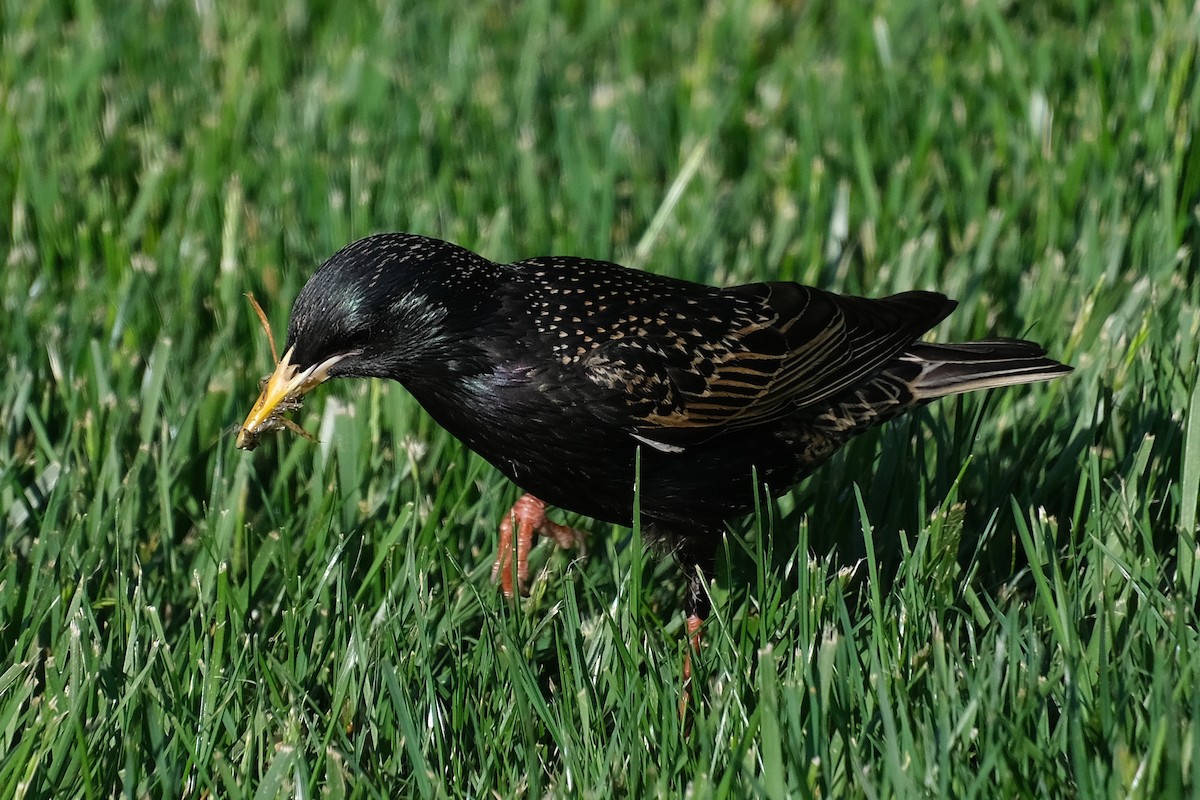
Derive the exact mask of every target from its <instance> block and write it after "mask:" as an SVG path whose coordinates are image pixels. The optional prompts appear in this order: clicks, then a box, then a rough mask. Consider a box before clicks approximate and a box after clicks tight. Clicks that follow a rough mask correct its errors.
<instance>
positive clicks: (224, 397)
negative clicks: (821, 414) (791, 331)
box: [0, 0, 1200, 798]
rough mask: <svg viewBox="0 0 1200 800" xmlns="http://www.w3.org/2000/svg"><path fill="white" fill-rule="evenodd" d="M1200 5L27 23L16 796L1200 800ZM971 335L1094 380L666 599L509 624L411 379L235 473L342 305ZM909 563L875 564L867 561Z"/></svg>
mask: <svg viewBox="0 0 1200 800" xmlns="http://www.w3.org/2000/svg"><path fill="white" fill-rule="evenodd" d="M1198 44H1200V11H1198V10H1197V8H1196V7H1195V6H1194V5H1189V4H1187V3H1185V2H1173V1H1171V0H1167V2H1162V3H1132V2H1115V3H1103V2H1087V0H1076V1H1075V2H1066V1H1065V0H1054V1H1053V2H1046V3H1040V4H1017V3H1008V2H1002V1H1001V0H971V1H970V2H962V3H951V2H947V3H936V4H935V3H926V2H917V1H915V0H892V1H890V2H873V3H861V4H854V5H852V6H851V5H848V4H834V3H822V2H817V3H801V2H768V1H767V0H745V2H727V3H722V2H711V3H708V4H705V5H703V6H697V5H696V4H691V3H661V4H653V3H629V2H588V3H584V2H565V3H550V2H546V1H545V0H543V1H541V2H530V3H522V4H517V3H478V4H477V3H462V2H453V3H445V4H436V3H387V2H373V3H334V2H312V3H306V2H300V1H299V0H267V2H253V3H252V2H247V1H246V0H230V2H215V1H214V0H195V2H192V3H174V2H142V1H141V0H135V1H134V2H128V3H108V2H100V3H96V2H88V1H87V0H80V1H79V2H74V3H71V2H65V1H64V0H22V1H21V2H15V1H10V2H7V3H4V4H3V6H2V7H0V105H2V107H3V113H2V114H0V207H2V208H3V211H4V213H3V214H0V247H2V248H3V250H2V252H0V255H2V256H3V263H4V267H3V270H0V289H2V293H0V303H2V313H3V320H4V321H3V323H2V324H0V353H2V355H3V366H4V375H3V378H2V379H0V534H2V536H3V563H2V570H3V571H2V573H0V653H3V654H4V656H3V662H2V663H0V757H2V759H3V760H2V762H0V796H2V797H43V796H50V795H53V796H59V797H100V796H125V797H165V796H181V797H207V796H212V797H235V796H243V795H245V796H254V797H262V798H269V797H275V796H285V795H294V796H325V797H344V796H348V797H386V796H422V797H436V796H464V797H466V796H470V797H481V796H492V795H495V796H500V797H542V796H559V797H575V796H589V797H608V796H612V795H628V796H664V797H670V796H678V795H680V794H684V793H686V794H688V795H689V796H692V797H728V796H733V797H738V796H747V795H751V794H753V795H757V796H764V797H771V798H776V797H888V796H937V797H950V796H953V797H985V798H990V797H997V796H1009V797H1050V796H1053V797H1076V796H1078V797H1174V796H1181V795H1183V794H1185V793H1186V794H1188V795H1190V796H1198V795H1200V788H1197V787H1198V786H1200V782H1197V781H1196V779H1195V771H1196V768H1197V763H1198V759H1200V737H1197V730H1196V724H1197V719H1200V689H1198V686H1197V670H1198V669H1200V642H1198V639H1197V608H1196V598H1197V591H1198V589H1200V564H1198V563H1197V561H1196V554H1197V549H1196V534H1197V527H1196V500H1197V495H1200V388H1198V385H1197V366H1196V362H1197V347H1198V345H1197V342H1198V340H1200V288H1198V287H1200V281H1198V275H1197V272H1198V270H1197V259H1196V250H1197V246H1198V245H1200V216H1198V210H1197V203H1198V202H1200V143H1198V142H1197V139H1196V133H1197V122H1198V118H1200V69H1198V68H1197V49H1198ZM381 230H409V231H414V232H418V233H422V234H426V235H432V236H438V237H442V238H446V239H450V240H453V241H455V242H458V243H460V244H462V245H465V246H467V247H470V248H473V249H475V250H477V251H479V252H482V253H484V254H486V255H487V256H488V257H490V258H493V259H496V260H505V261H507V260H512V259H517V258H524V257H530V256H534V255H539V254H550V253H553V254H574V255H586V256H591V257H601V258H610V259H613V260H618V261H621V262H622V263H628V264H632V265H636V266H640V267H644V268H647V269H650V270H653V271H657V272H661V273H665V274H672V275H677V276H682V277H687V278H691V279H696V280H703V281H709V282H715V283H733V282H739V281H750V280H757V279H789V280H799V281H803V282H806V283H812V284H816V285H819V286H822V287H824V288H829V289H834V290H838V291H845V292H852V293H864V294H873V295H877V294H884V293H888V292H894V291H901V290H904V289H909V288H925V289H938V290H941V291H944V292H946V293H947V294H949V295H951V296H953V297H955V298H957V299H958V300H959V301H961V306H960V307H959V310H958V311H957V312H956V313H955V314H954V315H953V317H952V318H951V319H950V320H948V321H947V322H946V323H944V324H943V325H942V326H940V328H939V335H941V336H942V337H943V338H947V337H953V338H968V337H982V336H988V335H1019V336H1026V337H1028V338H1032V339H1036V340H1038V341H1040V342H1043V343H1044V344H1045V345H1046V346H1047V348H1048V349H1049V350H1050V352H1051V353H1052V354H1053V355H1055V356H1056V357H1058V358H1061V359H1062V360H1064V361H1067V362H1070V363H1072V364H1074V365H1075V366H1076V367H1077V368H1078V369H1077V371H1076V373H1074V374H1073V375H1072V376H1070V377H1069V378H1067V379H1065V380H1061V381H1058V382H1056V383H1054V384H1052V385H1047V386H1041V387H1032V388H1021V389H1015V390H1007V391H1002V392H995V393H992V394H991V395H989V396H988V397H987V398H981V397H971V398H968V399H965V400H960V401H953V402H948V403H943V404H942V405H940V406H936V407H934V408H932V409H930V410H929V411H927V412H922V413H920V414H918V415H915V416H914V417H913V418H911V419H909V420H905V421H902V422H900V423H897V424H894V425H892V426H891V427H890V428H888V429H887V430H885V431H883V432H881V433H879V434H875V435H871V436H868V437H865V438H864V439H863V440H861V441H860V442H857V443H856V444H855V446H852V447H850V448H849V449H848V450H847V451H846V452H845V453H844V454H843V455H842V456H840V457H839V458H838V459H836V460H835V462H834V463H832V464H831V465H830V466H829V467H828V468H826V469H824V470H823V471H822V472H820V473H819V474H818V475H816V476H814V477H813V478H812V479H810V480H809V481H808V482H807V483H806V484H805V485H804V486H802V487H801V488H800V489H798V490H797V491H795V492H793V493H792V494H791V495H788V496H787V497H784V498H782V499H781V500H780V501H779V503H777V504H774V505H772V506H771V507H769V508H767V509H764V511H763V513H762V514H761V515H759V517H758V518H756V519H754V520H751V521H750V522H749V523H746V524H743V525H738V526H735V527H734V529H733V531H731V534H730V537H729V539H728V541H727V547H726V551H727V552H726V556H725V558H724V559H723V564H724V567H723V569H722V576H721V579H720V580H719V581H718V584H717V585H716V586H715V587H714V592H715V596H716V599H717V604H716V612H715V616H714V618H713V619H712V620H711V621H710V623H709V626H708V628H707V631H708V633H707V637H708V638H707V646H706V648H705V650H704V653H703V657H702V658H701V660H700V667H699V669H700V682H699V686H698V697H697V700H696V702H694V703H693V708H694V712H695V716H694V719H693V721H692V723H691V730H690V732H688V731H686V730H685V729H684V727H683V726H682V725H681V723H680V721H679V719H678V715H677V713H676V700H677V698H678V695H679V690H680V664H681V656H682V652H683V641H682V639H683V637H682V635H681V629H682V625H681V622H682V620H681V619H680V618H679V617H680V615H679V614H678V611H677V605H676V603H677V600H678V591H679V586H678V584H677V581H676V579H675V573H674V568H673V567H672V565H671V564H669V563H662V562H661V561H660V560H658V559H654V558H643V557H641V556H640V555H639V554H638V551H637V549H636V548H635V547H631V546H630V540H629V535H628V533H627V532H624V531H610V530H608V529H607V528H606V527H605V526H597V525H595V524H594V523H593V524H591V525H590V526H588V522H587V521H586V520H578V519H574V518H571V521H572V522H577V523H579V524H582V525H585V526H588V527H591V528H592V530H593V531H594V536H593V541H592V552H591V554H590V555H589V557H588V558H587V559H586V560H581V561H572V560H570V559H569V558H568V557H567V556H565V555H563V554H553V555H548V556H547V555H545V554H543V553H541V552H539V554H538V557H537V560H538V563H539V564H540V565H544V567H545V568H544V570H543V571H542V572H541V573H540V574H539V577H538V578H537V580H536V581H535V582H534V585H533V592H532V596H531V597H530V598H529V599H528V600H527V601H524V602H522V603H519V604H515V605H514V604H509V603H506V602H504V601H503V599H502V598H501V597H499V595H498V592H496V591H495V590H494V588H493V587H492V585H491V584H490V583H489V581H488V572H489V570H490V564H491V557H492V554H493V549H494V546H495V526H496V524H497V522H498V520H499V519H500V516H501V514H503V513H504V510H505V509H507V507H508V505H509V504H510V503H511V502H512V501H513V499H514V498H515V496H516V492H517V490H516V489H515V488H514V487H512V486H510V485H508V484H506V483H505V482H504V481H503V480H502V479H501V478H500V477H499V476H498V475H497V474H496V473H494V472H493V471H492V469H491V468H490V467H489V466H487V465H486V464H485V463H483V462H482V461H481V460H479V459H478V458H476V457H475V456H473V455H472V454H470V453H469V452H467V451H465V449H464V448H463V447H462V446H461V445H460V444H458V443H457V442H455V441H454V440H452V439H450V438H449V437H448V436H447V435H445V434H444V433H443V432H441V431H440V430H438V429H437V428H436V427H435V426H434V425H432V423H431V422H430V421H429V420H428V418H426V417H425V416H424V415H423V413H422V412H421V410H420V409H419V407H418V406H417V405H416V404H415V403H414V401H412V399H411V398H409V397H408V396H406V395H405V393H404V392H403V390H401V389H400V388H399V387H398V386H392V385H382V384H361V385H344V386H330V387H328V388H326V389H323V390H322V392H321V394H320V396H318V397H314V398H313V400H312V401H310V402H309V404H308V407H307V409H306V410H305V412H304V414H303V415H301V420H300V421H301V422H302V423H303V424H305V425H306V426H307V427H309V428H310V429H311V430H313V431H314V432H317V433H318V436H319V438H320V440H321V441H320V444H316V445H314V444H310V443H308V442H305V441H302V440H294V439H292V438H290V437H285V436H278V437H273V438H272V439H271V440H270V441H269V442H267V443H266V444H265V445H264V446H263V447H262V448H260V449H259V450H258V451H256V452H255V453H254V454H253V455H252V456H251V455H249V454H246V453H242V452H238V451H235V450H234V449H233V439H232V436H231V430H232V429H233V426H236V425H237V424H238V423H239V422H240V421H241V419H242V418H243V416H244V414H245V412H246V410H247V409H248V407H249V405H250V403H251V402H252V401H253V399H254V396H255V394H256V381H257V380H258V378H259V377H260V376H261V375H262V374H264V373H266V372H267V371H269V369H270V366H271V363H270V354H269V350H268V348H267V345H266V342H265V337H264V336H263V335H262V332H261V330H260V329H259V328H258V325H257V321H256V320H255V318H254V316H253V314H252V313H251V312H250V309H249V307H248V305H247V303H246V302H245V300H244V298H243V297H242V294H243V293H244V292H246V291H254V292H255V293H256V295H257V296H258V297H259V299H260V300H262V301H263V303H264V305H265V306H266V308H267V311H268V313H269V314H270V315H271V317H272V319H273V321H274V324H275V327H276V331H277V332H280V333H281V332H282V331H283V330H284V326H285V323H286V315H287V310H288V308H289V306H290V303H291V300H292V298H293V297H294V296H295V294H296V293H297V292H298V290H299V288H300V286H302V285H303V282H304V280H305V279H306V278H307V276H308V275H309V274H310V273H311V271H312V270H313V269H315V267H316V266H317V265H318V264H319V263H320V262H321V261H322V260H323V259H324V258H325V257H326V256H328V255H329V254H330V253H332V252H333V251H334V250H336V249H337V248H339V247H340V246H341V245H343V244H345V243H347V242H348V241H350V240H352V239H355V238H358V237H360V236H363V235H366V234H368V233H371V232H375V231H381ZM864 534H871V535H864Z"/></svg>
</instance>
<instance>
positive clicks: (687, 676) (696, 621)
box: [679, 614, 704, 720]
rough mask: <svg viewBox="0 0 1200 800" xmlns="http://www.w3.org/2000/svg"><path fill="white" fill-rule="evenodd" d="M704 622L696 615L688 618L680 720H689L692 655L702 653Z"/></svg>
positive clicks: (680, 698) (680, 699)
mask: <svg viewBox="0 0 1200 800" xmlns="http://www.w3.org/2000/svg"><path fill="white" fill-rule="evenodd" d="M703 624H704V620H703V619H701V618H700V617H699V616H698V615H696V614H691V615H689V616H688V618H687V623H686V625H687V637H688V649H687V650H686V651H685V652H684V654H683V693H682V694H681V695H680V697H679V718H680V719H681V720H686V719H687V711H688V703H689V702H691V699H692V653H693V652H695V653H696V654H697V655H699V653H700V626H701V625H703Z"/></svg>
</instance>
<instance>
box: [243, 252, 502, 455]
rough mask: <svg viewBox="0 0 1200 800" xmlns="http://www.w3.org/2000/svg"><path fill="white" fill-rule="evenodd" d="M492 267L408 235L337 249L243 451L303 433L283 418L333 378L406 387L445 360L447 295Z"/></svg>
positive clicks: (308, 287)
mask: <svg viewBox="0 0 1200 800" xmlns="http://www.w3.org/2000/svg"><path fill="white" fill-rule="evenodd" d="M487 263H488V262H486V261H484V260H483V259H482V258H480V257H479V256H477V255H475V254H474V253H471V252H470V251H469V250H465V249H463V248H460V247H457V246H456V245H452V244H450V243H448V242H442V241H438V240H436V239H428V238H426V237H423V236H415V235H411V234H403V233H386V234H378V235H375V236H369V237H367V238H365V239H360V240H359V241H357V242H354V243H353V244H349V245H347V246H346V247H344V248H342V249H341V250H339V251H338V252H337V253H335V254H334V255H333V256H332V257H331V258H330V259H329V260H328V261H326V262H325V263H324V264H323V265H322V266H321V268H320V269H319V270H317V271H316V272H315V273H313V276H312V277H311V278H309V279H308V283H306V284H305V285H304V288H303V289H302V290H301V291H300V294H299V296H297V297H296V302H295V303H294V304H293V305H292V314H291V319H290V320H289V322H288V333H287V341H286V343H285V345H284V354H283V357H282V358H278V357H277V358H276V366H275V371H274V372H272V373H271V374H270V375H269V376H268V377H267V378H265V379H264V381H263V385H262V392H261V393H260V394H259V397H258V401H257V402H256V403H255V404H254V407H253V409H252V410H251V411H250V414H249V416H247V417H246V421H245V422H244V423H242V427H241V430H240V431H239V433H238V438H237V446H238V447H239V448H242V449H244V450H252V449H254V448H255V447H256V446H257V445H258V439H259V437H260V436H261V435H262V434H263V433H265V432H267V431H271V430H277V429H279V428H282V427H287V428H291V429H293V430H296V431H299V432H302V431H301V430H300V429H299V427H298V426H296V425H295V423H292V422H291V421H290V420H288V419H286V418H285V417H284V416H283V414H284V413H285V412H287V411H292V410H295V409H297V408H299V407H300V403H301V398H302V397H303V396H304V395H305V394H307V393H308V392H309V391H311V390H312V389H314V388H315V387H317V386H319V385H320V384H322V383H323V382H325V381H326V380H328V379H330V378H338V377H382V378H394V379H396V380H401V379H403V378H404V377H405V376H406V374H407V372H408V371H410V370H412V369H415V368H418V367H419V366H420V365H421V364H422V363H425V362H429V361H431V360H436V359H438V358H439V357H440V350H441V347H442V345H443V344H444V343H445V340H446V339H447V332H446V319H447V316H448V309H447V307H446V304H445V302H444V298H445V297H446V293H447V289H448V288H450V287H452V285H453V283H454V282H456V281H459V282H461V281H462V280H464V275H469V274H470V273H471V272H473V271H475V270H477V269H478V268H479V267H480V266H481V265H486V264H487ZM268 334H269V330H268ZM272 350H274V344H273V343H272Z"/></svg>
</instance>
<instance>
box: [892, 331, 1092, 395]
mask: <svg viewBox="0 0 1200 800" xmlns="http://www.w3.org/2000/svg"><path fill="white" fill-rule="evenodd" d="M899 361H901V362H908V364H909V365H910V369H911V367H914V366H915V367H916V368H917V371H916V374H915V375H911V377H910V376H909V375H906V376H905V377H906V378H907V380H906V383H908V386H909V389H910V391H911V392H912V394H913V398H914V399H915V400H918V401H927V400H933V399H935V398H938V397H945V396H947V395H952V394H962V393H963V392H973V391H975V390H977V389H992V388H995V387H998V386H1013V385H1016V384H1021V383H1035V382H1037V381H1048V380H1051V379H1053V378H1057V377H1059V376H1060V375H1065V374H1067V373H1068V372H1071V367H1068V366H1067V365H1065V364H1060V363H1059V362H1057V361H1054V360H1052V359H1049V358H1046V351H1045V350H1044V349H1042V347H1041V345H1038V344H1036V343H1034V342H1027V341H1024V340H1022V339H981V340H980V341H977V342H961V343H955V344H941V343H933V342H917V343H915V344H913V345H912V346H911V347H910V348H909V349H908V350H907V352H905V354H904V355H903V356H901V357H900V359H899ZM889 371H890V370H889ZM903 371H904V372H907V371H908V370H903Z"/></svg>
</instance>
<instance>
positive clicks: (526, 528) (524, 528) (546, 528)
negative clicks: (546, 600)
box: [492, 494, 587, 597]
mask: <svg viewBox="0 0 1200 800" xmlns="http://www.w3.org/2000/svg"><path fill="white" fill-rule="evenodd" d="M514 523H515V525H516V541H515V543H514V541H513V538H514V534H513V527H514ZM538 536H545V537H549V538H551V539H553V540H554V542H555V543H556V544H557V545H558V546H559V547H561V548H563V549H574V550H579V551H580V554H581V555H587V534H586V533H585V532H584V531H581V530H578V529H576V528H571V527H569V526H567V525H559V524H558V523H557V522H552V521H551V520H550V519H549V518H547V517H546V504H545V503H544V502H542V501H541V500H539V499H538V498H536V497H534V496H533V495H531V494H526V495H522V496H521V498H520V499H519V500H517V502H516V503H514V504H513V507H512V508H511V509H510V510H509V512H508V513H507V514H505V515H504V519H503V520H501V522H500V543H499V546H498V548H497V552H496V563H495V564H493V565H492V580H493V581H496V580H499V581H500V589H501V591H503V592H504V596H505V597H512V596H513V589H514V586H513V550H514V544H515V550H516V558H517V570H516V572H517V574H516V587H515V588H516V590H517V591H519V592H520V593H521V596H522V597H524V596H525V595H526V594H528V584H529V551H530V550H531V549H533V543H534V541H535V540H536V539H537V537H538Z"/></svg>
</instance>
